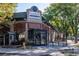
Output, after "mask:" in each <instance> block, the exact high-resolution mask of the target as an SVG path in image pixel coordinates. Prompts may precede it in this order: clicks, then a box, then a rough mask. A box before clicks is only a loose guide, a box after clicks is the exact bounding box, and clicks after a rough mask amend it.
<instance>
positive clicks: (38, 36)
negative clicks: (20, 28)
mask: <svg viewBox="0 0 79 59" xmlns="http://www.w3.org/2000/svg"><path fill="white" fill-rule="evenodd" d="M34 40H35V43H34V44H35V45H41V33H40V31H39V30H35V31H34Z"/></svg>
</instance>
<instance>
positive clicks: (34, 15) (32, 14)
mask: <svg viewBox="0 0 79 59" xmlns="http://www.w3.org/2000/svg"><path fill="white" fill-rule="evenodd" d="M28 18H29V19H33V20H34V19H35V20H40V19H41V15H40V13H39V12H32V11H29V14H28Z"/></svg>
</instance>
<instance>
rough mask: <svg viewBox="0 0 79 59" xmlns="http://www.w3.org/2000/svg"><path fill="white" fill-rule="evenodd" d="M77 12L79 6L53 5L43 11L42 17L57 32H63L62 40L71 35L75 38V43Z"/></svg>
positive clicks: (70, 4)
mask: <svg viewBox="0 0 79 59" xmlns="http://www.w3.org/2000/svg"><path fill="white" fill-rule="evenodd" d="M78 10H79V4H75V3H74V4H73V3H62V4H60V3H57V4H54V3H53V4H50V6H49V7H47V8H46V9H45V12H44V13H43V15H44V17H45V18H46V19H47V21H48V22H49V23H50V24H51V25H53V26H55V28H57V29H58V31H59V32H63V34H64V36H63V37H64V38H65V39H64V40H66V39H67V36H68V35H69V34H71V33H72V34H73V35H74V36H75V42H76V40H77V38H76V36H77V26H78V23H77V15H78V13H79V11H78Z"/></svg>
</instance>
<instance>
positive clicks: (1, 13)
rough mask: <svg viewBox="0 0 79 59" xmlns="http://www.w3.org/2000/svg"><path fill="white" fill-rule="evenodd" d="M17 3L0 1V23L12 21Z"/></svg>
mask: <svg viewBox="0 0 79 59" xmlns="http://www.w3.org/2000/svg"><path fill="white" fill-rule="evenodd" d="M16 5H17V4H16V3H0V23H3V22H6V21H10V19H11V17H12V15H13V13H14V11H15V8H16Z"/></svg>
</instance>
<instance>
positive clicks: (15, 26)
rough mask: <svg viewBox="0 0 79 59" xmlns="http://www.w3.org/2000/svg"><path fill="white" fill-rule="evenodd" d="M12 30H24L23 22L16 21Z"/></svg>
mask: <svg viewBox="0 0 79 59" xmlns="http://www.w3.org/2000/svg"><path fill="white" fill-rule="evenodd" d="M14 31H17V32H23V31H25V23H23V22H22V23H16V24H14Z"/></svg>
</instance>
